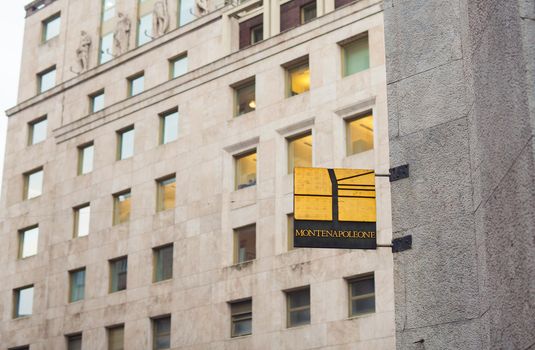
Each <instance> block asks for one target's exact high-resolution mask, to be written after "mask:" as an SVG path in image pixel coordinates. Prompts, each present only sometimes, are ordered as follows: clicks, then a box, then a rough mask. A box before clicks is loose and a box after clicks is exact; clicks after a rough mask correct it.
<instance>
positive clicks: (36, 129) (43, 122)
mask: <svg viewBox="0 0 535 350" xmlns="http://www.w3.org/2000/svg"><path fill="white" fill-rule="evenodd" d="M47 126H48V121H47V119H46V117H43V118H39V119H37V120H34V121H32V122H30V123H29V127H30V129H29V130H30V133H29V135H28V145H35V144H36V143H39V142H43V141H44V140H46V128H47Z"/></svg>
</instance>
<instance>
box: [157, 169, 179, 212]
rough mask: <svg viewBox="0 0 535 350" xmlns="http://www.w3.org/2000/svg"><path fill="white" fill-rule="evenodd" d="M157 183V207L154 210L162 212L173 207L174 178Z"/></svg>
mask: <svg viewBox="0 0 535 350" xmlns="http://www.w3.org/2000/svg"><path fill="white" fill-rule="evenodd" d="M157 183H158V195H157V197H158V198H157V201H158V205H157V206H156V210H158V211H162V210H167V209H172V208H174V207H175V196H176V177H175V175H172V176H171V177H167V178H164V179H161V180H158V181H157Z"/></svg>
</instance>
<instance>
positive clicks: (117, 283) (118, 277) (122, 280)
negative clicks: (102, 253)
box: [110, 257, 128, 293]
mask: <svg viewBox="0 0 535 350" xmlns="http://www.w3.org/2000/svg"><path fill="white" fill-rule="evenodd" d="M127 271H128V258H127V257H123V258H118V259H114V260H110V277H111V278H110V293H113V292H118V291H121V290H125V289H126V276H127Z"/></svg>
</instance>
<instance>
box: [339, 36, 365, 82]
mask: <svg viewBox="0 0 535 350" xmlns="http://www.w3.org/2000/svg"><path fill="white" fill-rule="evenodd" d="M341 46H342V70H343V76H344V77H345V76H348V75H351V74H355V73H358V72H361V71H363V70H366V69H368V68H370V49H369V46H368V35H366V36H363V37H360V38H357V39H355V40H351V41H349V42H344V43H342V44H341Z"/></svg>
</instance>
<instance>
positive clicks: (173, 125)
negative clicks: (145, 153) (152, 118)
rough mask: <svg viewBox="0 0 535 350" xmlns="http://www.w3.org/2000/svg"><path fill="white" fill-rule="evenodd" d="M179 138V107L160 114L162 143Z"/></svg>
mask: <svg viewBox="0 0 535 350" xmlns="http://www.w3.org/2000/svg"><path fill="white" fill-rule="evenodd" d="M177 138H178V109H175V110H172V111H169V112H166V113H162V114H160V144H162V145H165V144H166V143H169V142H172V141H175V140H176V139H177Z"/></svg>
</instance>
